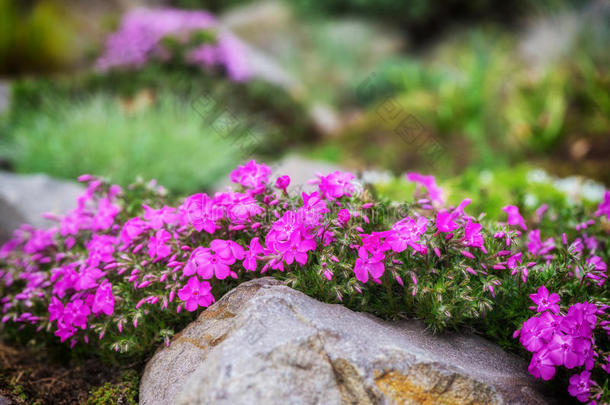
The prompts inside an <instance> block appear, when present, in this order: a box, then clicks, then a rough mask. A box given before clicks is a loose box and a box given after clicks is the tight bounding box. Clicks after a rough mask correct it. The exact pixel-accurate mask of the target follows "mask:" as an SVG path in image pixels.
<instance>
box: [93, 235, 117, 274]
mask: <svg viewBox="0 0 610 405" xmlns="http://www.w3.org/2000/svg"><path fill="white" fill-rule="evenodd" d="M115 244H116V238H115V237H114V236H110V235H97V234H94V235H93V237H92V238H91V240H90V241H89V243H88V244H87V249H88V250H89V258H88V259H87V264H88V265H89V266H90V267H97V266H99V264H100V263H110V262H113V261H114V257H113V254H114V247H115V246H114V245H115Z"/></svg>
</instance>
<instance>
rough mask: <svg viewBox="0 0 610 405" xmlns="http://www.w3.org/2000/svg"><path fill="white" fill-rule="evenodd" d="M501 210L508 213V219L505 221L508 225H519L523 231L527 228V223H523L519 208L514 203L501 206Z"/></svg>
mask: <svg viewBox="0 0 610 405" xmlns="http://www.w3.org/2000/svg"><path fill="white" fill-rule="evenodd" d="M502 211H504V212H506V214H507V215H508V220H507V221H506V222H507V223H508V224H509V225H513V226H520V227H521V229H523V230H524V231H526V230H527V225H525V220H524V219H523V217H522V216H521V214H520V213H519V208H518V207H517V206H515V205H507V206H506V207H504V208H502Z"/></svg>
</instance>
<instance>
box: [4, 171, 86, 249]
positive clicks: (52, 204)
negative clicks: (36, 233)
mask: <svg viewBox="0 0 610 405" xmlns="http://www.w3.org/2000/svg"><path fill="white" fill-rule="evenodd" d="M82 191H83V187H82V186H80V185H78V184H76V183H73V182H68V181H62V180H56V179H53V178H51V177H49V176H47V175H45V174H14V173H6V172H0V243H2V242H4V241H6V240H7V239H8V238H9V237H10V235H11V234H12V232H13V230H14V229H15V228H17V227H18V226H19V225H21V224H23V223H28V224H30V225H33V226H35V227H38V228H47V227H49V226H52V225H54V224H56V223H55V222H53V221H50V220H48V219H44V218H43V217H42V214H45V213H52V214H56V215H63V214H65V213H66V212H67V211H69V210H70V209H72V208H74V207H76V198H77V197H78V195H79V194H80V193H81V192H82Z"/></svg>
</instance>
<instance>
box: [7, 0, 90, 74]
mask: <svg viewBox="0 0 610 405" xmlns="http://www.w3.org/2000/svg"><path fill="white" fill-rule="evenodd" d="M58 21H62V23H61V24H59V23H58ZM75 32H76V24H75V21H72V20H71V19H70V18H66V10H65V9H64V7H63V6H62V4H61V2H58V1H53V0H42V1H28V2H18V1H13V0H0V75H2V74H12V73H22V72H23V71H49V70H53V69H56V68H60V67H65V66H67V65H69V64H71V63H73V62H74V60H75V58H76V56H77V55H75V48H77V42H76V41H75V39H76V38H77V37H78V36H77V35H76V34H75Z"/></svg>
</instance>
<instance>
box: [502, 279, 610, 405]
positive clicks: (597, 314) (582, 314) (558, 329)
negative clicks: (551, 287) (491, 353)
mask: <svg viewBox="0 0 610 405" xmlns="http://www.w3.org/2000/svg"><path fill="white" fill-rule="evenodd" d="M530 299H531V300H532V301H533V302H534V304H536V306H535V307H532V309H535V310H536V312H537V313H538V314H537V315H536V316H533V317H531V318H530V319H528V320H527V321H525V322H524V323H523V326H522V328H521V329H519V330H517V331H516V332H515V335H514V336H515V337H517V336H519V342H520V343H521V344H522V345H523V347H525V349H527V350H528V351H530V352H532V353H534V355H533V356H532V359H531V362H530V365H529V371H530V373H531V374H532V375H533V376H535V377H536V378H542V379H543V380H550V379H551V378H553V377H554V376H555V372H556V368H557V367H565V368H567V369H569V370H572V369H574V368H581V369H583V371H582V372H581V373H580V374H575V375H573V376H572V378H570V386H569V388H568V391H569V393H570V395H572V396H575V397H577V399H578V400H579V401H581V402H589V401H590V402H589V403H593V404H595V403H596V400H598V399H599V398H600V396H601V390H600V387H599V385H598V384H597V383H596V382H595V381H593V380H592V379H591V378H590V377H591V370H593V368H594V367H595V365H596V363H597V362H599V366H600V368H604V369H605V370H606V372H609V371H610V367H609V364H608V363H609V361H610V358H609V357H608V355H607V354H606V355H604V353H603V352H602V351H601V350H599V349H597V348H596V346H595V337H594V331H595V329H596V328H599V329H602V330H605V332H606V333H610V326H609V325H610V321H609V319H610V317H609V316H608V309H609V308H610V307H608V306H607V305H605V306H603V307H598V306H596V305H595V304H591V303H588V302H583V303H576V304H574V305H571V306H570V307H569V308H568V310H567V311H566V312H565V313H561V312H560V306H559V302H560V300H561V299H560V297H559V295H558V294H556V293H551V294H549V291H548V289H547V288H546V287H545V286H544V285H543V286H540V288H539V289H538V292H537V293H536V294H531V295H530Z"/></svg>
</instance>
